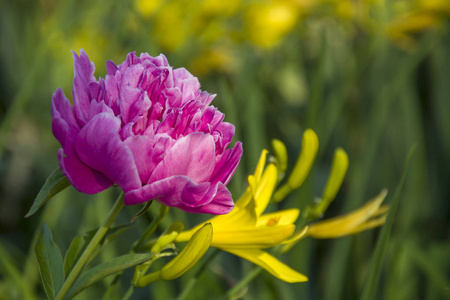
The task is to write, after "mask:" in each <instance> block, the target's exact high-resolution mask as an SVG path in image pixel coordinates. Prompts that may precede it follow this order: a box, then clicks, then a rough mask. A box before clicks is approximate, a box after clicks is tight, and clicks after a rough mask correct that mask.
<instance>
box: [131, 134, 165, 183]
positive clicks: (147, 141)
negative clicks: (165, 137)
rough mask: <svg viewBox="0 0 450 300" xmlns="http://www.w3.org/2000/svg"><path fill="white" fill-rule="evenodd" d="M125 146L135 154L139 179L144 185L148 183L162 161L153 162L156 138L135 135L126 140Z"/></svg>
mask: <svg viewBox="0 0 450 300" xmlns="http://www.w3.org/2000/svg"><path fill="white" fill-rule="evenodd" d="M125 145H127V147H128V148H129V149H130V151H131V153H133V157H134V161H135V163H136V166H137V169H138V173H139V178H140V179H141V182H142V183H144V184H145V183H147V181H148V179H149V178H150V175H151V174H152V172H153V169H154V168H155V167H156V165H157V164H158V163H159V162H160V161H153V159H154V157H153V155H152V152H153V147H154V145H155V137H154V136H153V135H135V136H130V137H129V138H127V139H126V140H125Z"/></svg>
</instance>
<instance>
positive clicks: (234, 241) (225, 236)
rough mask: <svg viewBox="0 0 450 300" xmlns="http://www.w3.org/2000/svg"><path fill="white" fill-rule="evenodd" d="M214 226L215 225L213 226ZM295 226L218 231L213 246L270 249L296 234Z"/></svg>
mask: <svg viewBox="0 0 450 300" xmlns="http://www.w3.org/2000/svg"><path fill="white" fill-rule="evenodd" d="M213 226H214V224H213ZM294 229H295V226H294V225H292V224H291V225H283V226H273V227H256V228H242V227H241V228H239V229H236V230H229V231H226V230H220V234H219V232H218V230H216V232H217V233H218V234H216V235H214V236H213V241H212V243H211V245H212V246H213V247H217V248H224V247H226V248H230V247H231V248H269V247H274V246H276V245H278V244H280V243H281V242H283V241H284V240H286V239H287V238H289V237H290V236H291V235H292V233H293V232H294Z"/></svg>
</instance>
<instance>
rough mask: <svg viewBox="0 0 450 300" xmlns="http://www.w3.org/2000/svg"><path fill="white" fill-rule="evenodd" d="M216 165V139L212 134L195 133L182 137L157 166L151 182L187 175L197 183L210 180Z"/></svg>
mask: <svg viewBox="0 0 450 300" xmlns="http://www.w3.org/2000/svg"><path fill="white" fill-rule="evenodd" d="M214 167H215V150H214V140H213V138H212V136H211V135H208V134H203V133H193V134H189V135H187V136H185V137H182V138H180V139H179V140H178V141H177V142H176V143H175V144H174V145H173V147H172V148H170V149H169V150H168V151H167V152H166V154H165V156H164V159H163V161H162V162H161V163H160V164H159V165H158V166H157V167H156V169H155V170H154V172H153V174H152V176H151V177H150V182H154V181H158V180H161V179H164V178H168V177H171V176H175V175H185V176H188V177H189V178H191V179H192V180H193V181H194V182H196V183H201V182H205V181H208V180H209V178H210V177H211V174H212V172H213V171H214Z"/></svg>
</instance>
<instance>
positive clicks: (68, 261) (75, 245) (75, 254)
mask: <svg viewBox="0 0 450 300" xmlns="http://www.w3.org/2000/svg"><path fill="white" fill-rule="evenodd" d="M94 234H95V231H89V232H85V233H83V234H81V235H77V236H76V237H75V238H74V239H73V240H72V242H71V243H70V246H69V249H67V252H66V255H65V256H64V272H65V275H66V277H67V276H68V275H69V273H70V271H72V268H73V266H74V265H75V263H76V261H77V260H78V258H80V256H81V253H83V251H84V249H86V246H87V245H88V244H89V242H90V240H91V239H92V237H93V236H94Z"/></svg>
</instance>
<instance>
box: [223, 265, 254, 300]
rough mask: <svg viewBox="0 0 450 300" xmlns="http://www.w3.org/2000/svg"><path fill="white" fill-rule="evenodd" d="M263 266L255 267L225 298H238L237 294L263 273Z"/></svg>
mask: <svg viewBox="0 0 450 300" xmlns="http://www.w3.org/2000/svg"><path fill="white" fill-rule="evenodd" d="M261 271H262V268H261V267H255V268H254V269H253V270H252V271H251V272H250V273H247V275H246V276H245V277H244V278H242V279H241V281H239V282H238V283H237V284H236V285H235V286H234V287H233V288H232V289H231V290H229V291H228V293H227V294H226V296H225V298H224V299H236V295H237V294H238V293H239V292H240V291H241V290H242V289H243V288H244V287H245V286H246V285H248V284H249V283H250V281H252V280H253V279H255V277H256V276H258V275H259V273H261Z"/></svg>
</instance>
